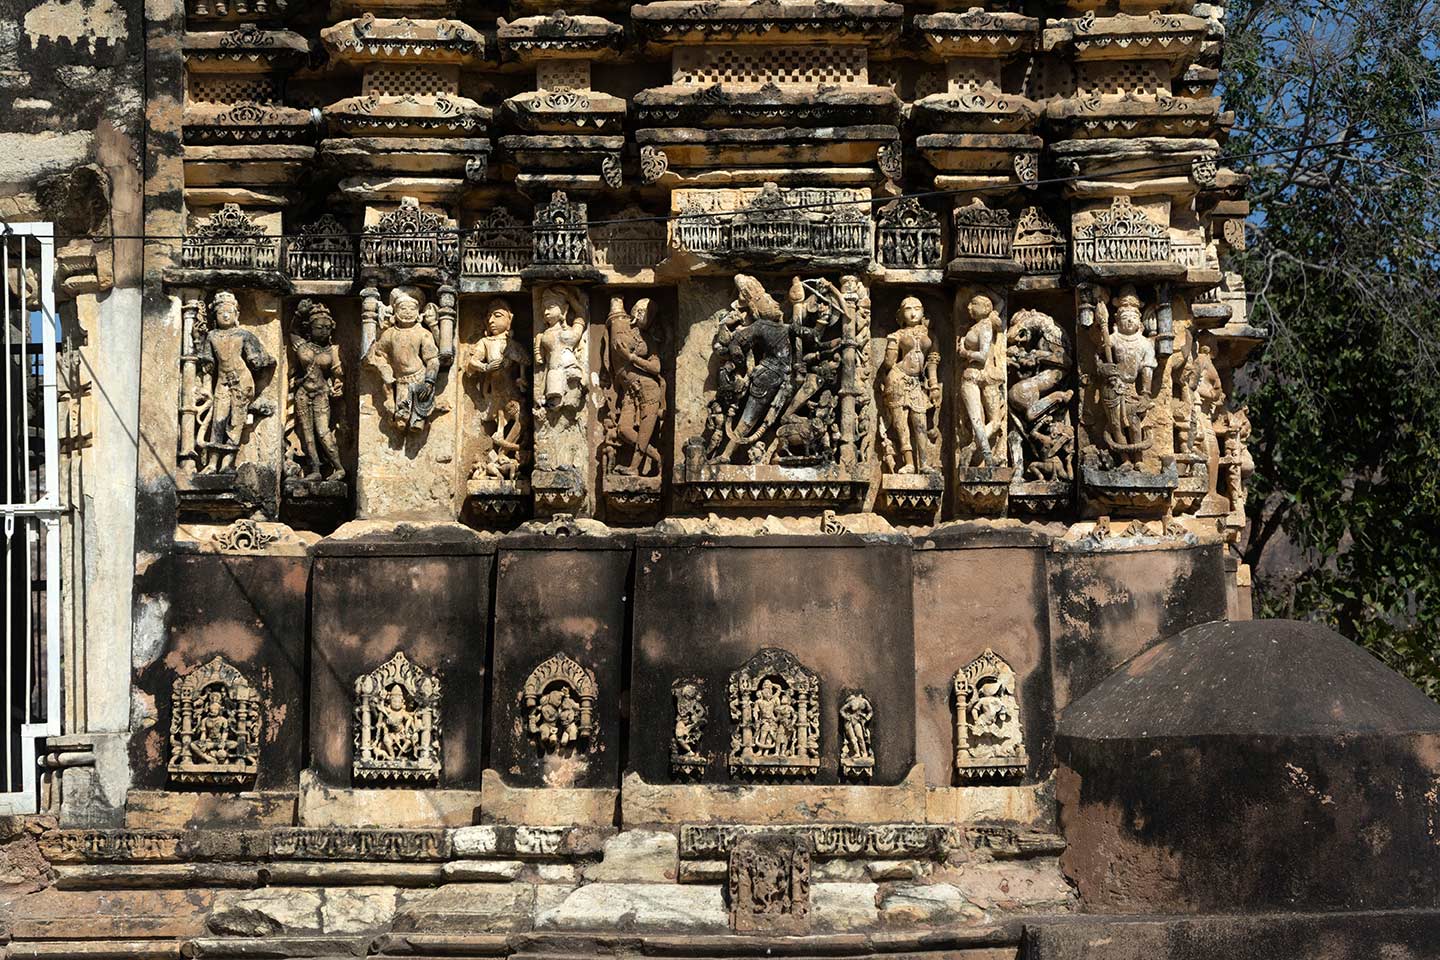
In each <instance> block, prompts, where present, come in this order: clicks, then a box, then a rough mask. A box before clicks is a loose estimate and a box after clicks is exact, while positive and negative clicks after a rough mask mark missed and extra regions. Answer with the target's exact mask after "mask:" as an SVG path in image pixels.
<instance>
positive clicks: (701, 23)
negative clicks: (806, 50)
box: [631, 0, 904, 45]
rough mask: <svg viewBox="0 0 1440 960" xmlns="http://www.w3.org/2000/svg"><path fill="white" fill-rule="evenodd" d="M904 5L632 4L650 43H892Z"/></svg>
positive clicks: (855, 0)
mask: <svg viewBox="0 0 1440 960" xmlns="http://www.w3.org/2000/svg"><path fill="white" fill-rule="evenodd" d="M903 16H904V7H902V6H901V5H900V4H898V3H874V2H869V0H815V2H790V0H700V2H694V0H658V2H655V3H647V4H643V5H641V6H637V7H634V8H632V10H631V17H632V19H633V21H634V23H635V27H636V29H637V30H638V31H639V33H640V35H641V36H642V37H643V38H644V39H645V41H646V42H647V43H650V44H654V45H668V44H674V43H680V42H698V41H702V40H703V41H709V42H712V43H713V42H717V41H731V42H735V41H740V42H745V41H750V42H756V41H771V42H775V41H782V42H783V41H786V40H790V39H791V38H792V37H793V36H794V35H795V34H807V35H810V36H812V37H817V38H824V37H834V38H836V39H847V40H850V41H856V40H863V41H868V42H871V43H876V44H880V43H891V42H894V41H895V40H897V39H899V36H900V25H901V19H902V17H903Z"/></svg>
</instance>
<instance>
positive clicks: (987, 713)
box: [954, 647, 1030, 780]
mask: <svg viewBox="0 0 1440 960" xmlns="http://www.w3.org/2000/svg"><path fill="white" fill-rule="evenodd" d="M1015 682H1016V681H1015V671H1014V670H1013V669H1011V667H1010V664H1008V663H1006V662H1005V659H1004V658H1003V657H1001V656H1000V655H999V654H997V653H995V651H993V650H991V649H990V648H988V647H987V648H986V649H985V652H984V653H982V654H980V656H978V657H976V658H975V659H974V660H972V661H970V662H969V663H968V664H966V665H965V666H964V667H963V668H961V670H960V671H959V672H958V673H956V674H955V681H954V684H955V770H956V772H957V773H958V774H959V776H960V778H961V779H962V780H981V779H985V778H1003V777H1013V776H1019V775H1021V774H1023V773H1024V772H1025V769H1026V767H1028V766H1029V763H1030V758H1029V755H1028V754H1027V753H1026V751H1025V737H1024V732H1023V731H1022V729H1021V726H1020V704H1019V701H1018V700H1017V699H1016V694H1015Z"/></svg>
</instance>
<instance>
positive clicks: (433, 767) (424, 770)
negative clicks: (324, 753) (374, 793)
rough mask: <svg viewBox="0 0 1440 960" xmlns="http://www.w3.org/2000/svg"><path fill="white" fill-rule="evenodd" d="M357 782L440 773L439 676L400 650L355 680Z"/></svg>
mask: <svg viewBox="0 0 1440 960" xmlns="http://www.w3.org/2000/svg"><path fill="white" fill-rule="evenodd" d="M351 772H352V774H353V776H354V778H355V780H356V781H357V782H360V781H364V782H368V783H371V784H379V785H383V784H384V783H385V782H386V781H394V782H400V783H406V782H409V783H436V782H438V781H439V779H440V678H439V677H437V676H436V675H435V674H433V673H430V672H428V671H426V670H425V669H424V668H422V667H420V666H419V665H418V664H416V663H413V662H412V661H411V660H410V658H409V657H407V656H405V653H404V651H400V652H398V653H396V654H395V656H393V657H391V658H390V659H389V660H387V661H385V662H384V663H383V664H381V665H380V666H379V667H377V668H376V669H374V670H372V671H370V672H369V673H367V674H364V675H362V676H360V677H358V678H356V680H355V758H354V761H353V764H352V767H351Z"/></svg>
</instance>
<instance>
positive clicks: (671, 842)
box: [584, 830, 680, 883]
mask: <svg viewBox="0 0 1440 960" xmlns="http://www.w3.org/2000/svg"><path fill="white" fill-rule="evenodd" d="M679 856H680V845H679V841H678V840H677V839H676V837H675V834H673V833H670V832H668V831H665V830H627V831H625V832H624V833H618V834H616V835H615V836H613V837H611V838H610V839H609V840H606V841H605V852H604V855H603V858H602V859H601V861H600V862H599V863H595V864H591V865H590V866H588V867H586V868H585V872H584V877H585V879H586V880H592V881H593V880H612V881H615V880H618V881H631V882H636V881H642V882H643V881H653V882H656V883H664V882H665V881H673V880H675V879H676V878H677V876H678V875H679Z"/></svg>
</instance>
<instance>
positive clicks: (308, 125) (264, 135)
mask: <svg viewBox="0 0 1440 960" xmlns="http://www.w3.org/2000/svg"><path fill="white" fill-rule="evenodd" d="M183 126H184V136H185V143H187V144H191V145H206V146H210V145H226V144H233V145H259V144H304V143H309V142H310V141H311V140H313V139H314V136H315V132H316V127H315V117H314V115H313V114H312V113H311V112H310V111H309V110H303V109H301V108H299V107H282V106H278V105H275V104H270V103H253V102H249V101H245V102H241V103H233V104H226V103H220V104H216V103H191V104H186V106H185V112H184V114H183Z"/></svg>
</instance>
